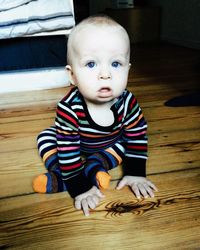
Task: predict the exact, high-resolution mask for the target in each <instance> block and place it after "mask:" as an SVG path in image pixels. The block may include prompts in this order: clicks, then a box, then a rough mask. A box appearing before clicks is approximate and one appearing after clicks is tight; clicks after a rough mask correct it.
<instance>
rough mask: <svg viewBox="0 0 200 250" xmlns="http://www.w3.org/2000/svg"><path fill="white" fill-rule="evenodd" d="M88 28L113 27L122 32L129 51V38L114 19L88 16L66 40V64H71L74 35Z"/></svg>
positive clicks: (102, 16)
mask: <svg viewBox="0 0 200 250" xmlns="http://www.w3.org/2000/svg"><path fill="white" fill-rule="evenodd" d="M88 26H95V27H102V28H103V27H113V28H117V29H119V30H121V31H123V33H124V35H125V36H126V37H127V41H128V46H129V50H130V40H129V36H128V34H127V32H126V30H125V29H124V28H123V27H122V26H121V25H120V24H119V23H117V22H116V21H115V20H114V19H112V18H111V17H109V16H107V15H95V16H89V17H88V18H86V19H84V20H83V21H81V22H80V23H79V24H78V25H76V26H75V27H74V28H73V29H72V31H71V33H70V35H69V38H68V42H67V63H68V64H71V63H72V45H73V41H74V37H75V36H76V34H77V33H78V32H79V31H81V30H82V29H84V28H87V27H88Z"/></svg>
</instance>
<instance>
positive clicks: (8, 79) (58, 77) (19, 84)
mask: <svg viewBox="0 0 200 250" xmlns="http://www.w3.org/2000/svg"><path fill="white" fill-rule="evenodd" d="M65 86H69V82H68V77H67V74H66V71H65V69H64V68H63V67H62V68H51V69H39V70H27V71H14V72H12V71H11V72H9V73H0V93H8V92H21V91H31V90H41V89H51V88H59V87H65Z"/></svg>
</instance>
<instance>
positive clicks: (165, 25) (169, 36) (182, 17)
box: [90, 0, 200, 49]
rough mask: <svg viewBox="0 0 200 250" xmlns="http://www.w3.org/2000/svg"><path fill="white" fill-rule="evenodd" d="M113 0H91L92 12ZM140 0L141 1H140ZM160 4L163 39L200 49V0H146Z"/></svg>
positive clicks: (149, 2)
mask: <svg viewBox="0 0 200 250" xmlns="http://www.w3.org/2000/svg"><path fill="white" fill-rule="evenodd" d="M111 2H112V0H108V1H106V0H95V1H93V0H90V12H91V14H96V13H98V12H102V11H104V9H105V8H108V7H110V6H111ZM138 2H139V1H138ZM144 2H145V3H146V5H149V6H160V7H161V8H162V14H161V16H162V17H161V40H165V41H168V42H171V43H175V44H178V45H183V46H186V47H191V48H197V49H200V28H199V24H200V0H145V1H144Z"/></svg>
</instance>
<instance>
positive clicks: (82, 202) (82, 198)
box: [74, 186, 104, 216]
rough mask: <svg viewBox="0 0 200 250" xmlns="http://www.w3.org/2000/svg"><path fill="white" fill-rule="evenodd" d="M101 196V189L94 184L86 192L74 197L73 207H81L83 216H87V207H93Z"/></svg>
mask: <svg viewBox="0 0 200 250" xmlns="http://www.w3.org/2000/svg"><path fill="white" fill-rule="evenodd" d="M103 197H104V195H103V194H102V193H101V191H100V190H99V189H98V188H97V187H96V186H93V187H92V188H91V189H90V190H88V191H87V192H85V193H83V194H80V195H78V196H76V197H75V200H74V201H75V208H76V209H78V210H80V209H82V210H83V213H84V214H85V216H88V215H90V213H89V209H90V208H91V209H95V207H96V206H97V205H98V204H99V202H100V201H101V199H102V198H103Z"/></svg>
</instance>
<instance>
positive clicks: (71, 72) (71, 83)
mask: <svg viewBox="0 0 200 250" xmlns="http://www.w3.org/2000/svg"><path fill="white" fill-rule="evenodd" d="M65 69H66V70H67V75H68V78H69V83H70V85H74V86H75V85H76V83H75V82H74V76H73V71H72V67H71V66H70V65H67V66H65Z"/></svg>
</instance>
